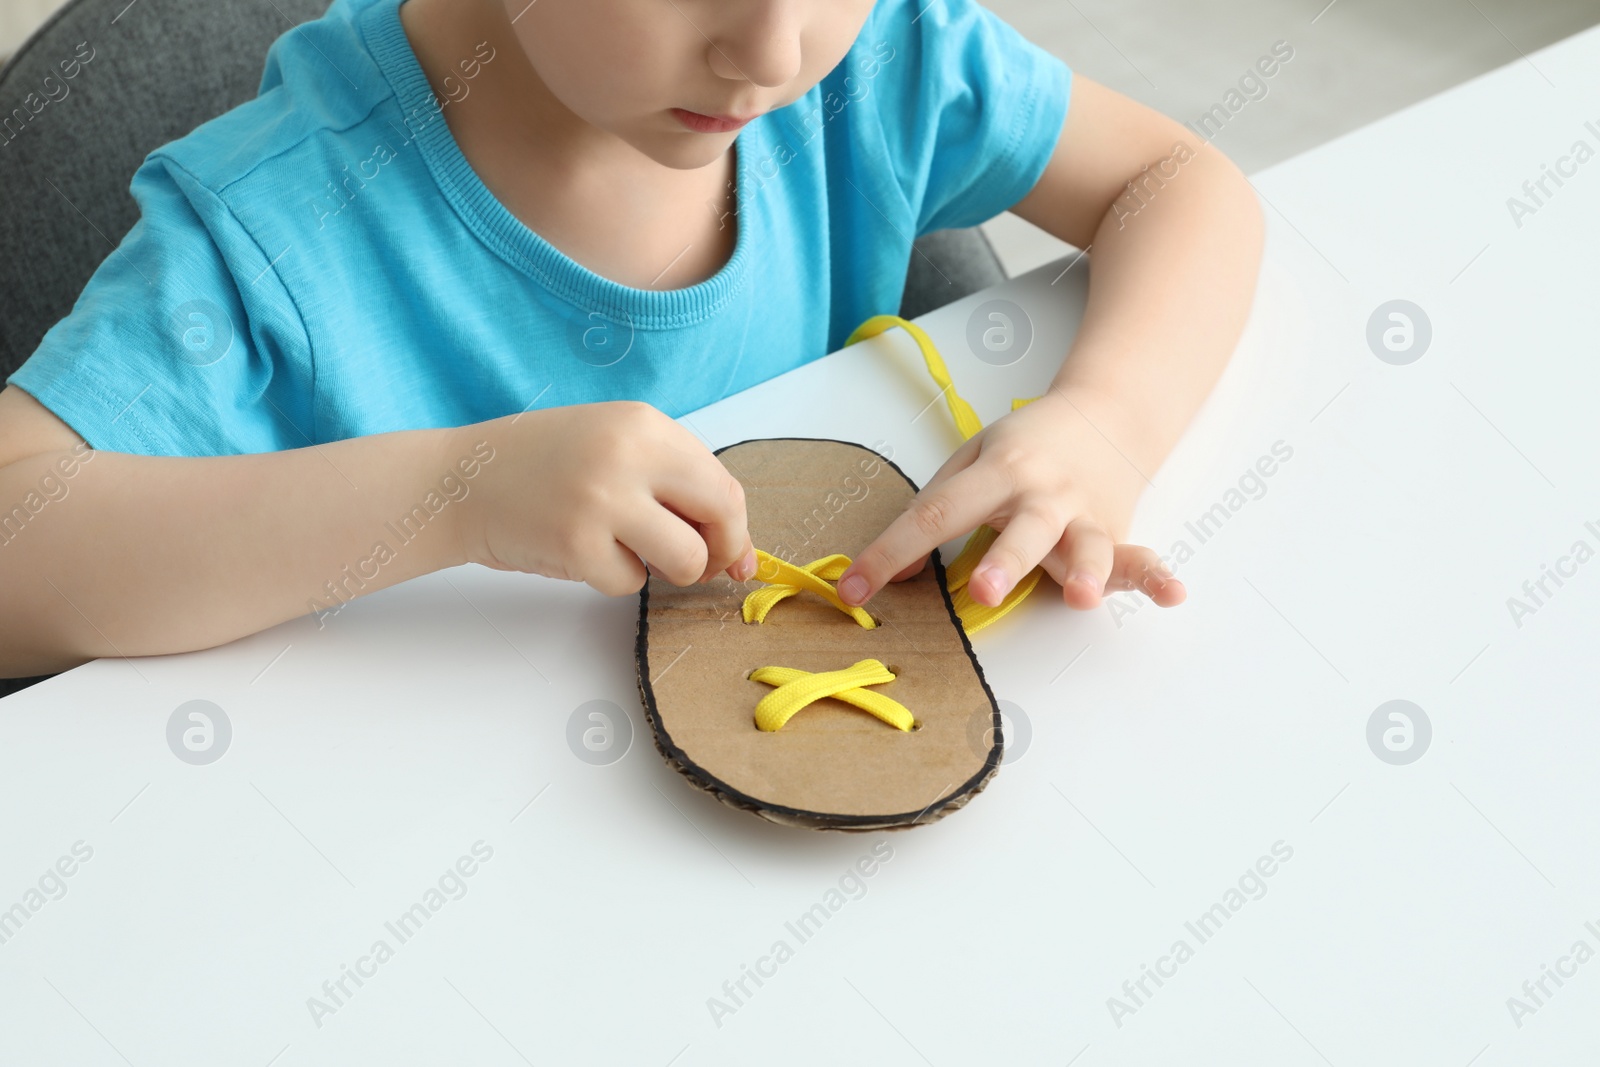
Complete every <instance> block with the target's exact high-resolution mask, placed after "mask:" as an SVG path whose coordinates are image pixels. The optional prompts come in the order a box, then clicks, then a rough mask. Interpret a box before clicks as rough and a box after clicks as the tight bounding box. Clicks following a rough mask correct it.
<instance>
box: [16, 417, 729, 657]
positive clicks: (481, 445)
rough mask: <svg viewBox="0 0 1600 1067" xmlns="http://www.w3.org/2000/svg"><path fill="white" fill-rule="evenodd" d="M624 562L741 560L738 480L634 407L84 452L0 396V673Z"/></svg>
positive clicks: (696, 568)
mask: <svg viewBox="0 0 1600 1067" xmlns="http://www.w3.org/2000/svg"><path fill="white" fill-rule="evenodd" d="M68 471H70V472H71V473H70V474H69V473H67V472H68ZM469 471H470V472H471V474H470V475H469V474H468V472H469ZM419 509H420V510H419ZM434 509H437V510H436V511H435V510H434ZM680 516H682V517H680ZM686 520H693V522H694V523H697V524H698V527H697V526H696V525H691V522H690V521H686ZM380 544H382V545H385V546H386V547H387V550H388V551H387V552H380V551H378V550H377V549H378V546H379V545H380ZM640 557H643V558H644V559H646V560H648V561H650V563H651V565H652V566H653V567H654V568H655V570H656V571H657V572H658V573H661V574H662V576H663V577H665V578H666V579H668V580H669V581H673V582H677V583H678V584H685V585H686V584H689V583H690V582H693V581H697V580H700V579H702V578H703V577H705V576H707V575H708V574H711V573H715V572H716V571H718V570H723V569H728V570H729V571H730V572H734V571H737V572H738V573H736V574H734V575H733V576H734V577H735V578H739V579H743V578H747V577H749V575H750V574H753V573H754V571H755V559H754V556H753V554H752V553H751V552H750V543H749V537H748V534H747V532H746V529H745V514H744V499H743V495H742V492H741V490H740V488H739V483H738V482H737V481H735V480H734V479H733V478H732V477H731V476H730V475H729V474H728V473H727V471H726V470H725V469H724V468H723V467H722V465H721V464H720V463H719V462H717V460H716V458H715V457H713V456H712V455H711V454H710V452H708V451H707V450H706V449H705V447H704V446H702V445H701V444H700V443H699V442H698V441H696V440H695V438H694V437H693V435H692V434H690V433H688V431H686V430H683V429H682V428H681V427H679V426H678V425H677V424H676V423H674V422H672V421H671V420H670V419H668V418H667V417H666V416H665V415H662V414H660V413H659V412H657V411H655V410H654V409H652V408H649V407H648V406H646V405H643V404H631V403H615V404H591V405H582V406H578V407H570V408H554V409H550V410H546V411H535V412H529V413H527V414H525V415H521V416H507V417H506V418H502V419H495V420H492V421H490V422H484V423H478V424H475V425H471V426H465V427H462V428H460V429H450V430H416V431H406V432H400V433H388V434H379V435H375V436H371V437H357V438H352V439H350V440H347V441H340V442H337V443H333V444H326V445H321V446H319V447H315V448H302V449H295V450H292V451H286V452H273V453H263V454H259V455H244V456H221V457H213V458H173V457H150V456H135V455H126V454H120V453H112V452H93V451H88V450H86V449H85V448H83V446H82V439H81V438H80V437H79V436H78V435H77V434H76V433H74V432H73V431H72V430H71V429H70V428H69V427H67V426H66V424H65V423H63V422H61V420H60V419H58V418H57V417H56V416H55V415H54V414H52V413H51V412H50V411H49V410H48V409H46V408H45V407H44V406H43V405H41V404H39V402H38V401H36V400H35V399H34V398H33V397H31V396H29V395H28V394H27V393H25V392H22V391H21V390H19V389H16V388H14V387H13V388H7V389H6V390H4V392H0V604H4V605H5V610H4V612H0V677H21V676H26V675H32V674H42V673H46V672H52V671H60V670H65V669H67V668H69V667H73V666H76V665H77V664H79V663H82V662H85V661H86V660H89V659H93V658H96V657H101V656H143V655H155V654H161V653H169V652H182V651H188V650H191V649H197V648H207V647H210V646H213V645H217V644H221V643H223V642H226V641H229V640H232V639H234V638H238V637H242V636H244V635H246V634H251V633H255V632H257V631H259V630H263V629H265V628H267V627H269V626H272V625H274V624H276V623H279V622H282V621H284V620H286V619H291V618H294V617H296V616H299V615H304V614H306V613H307V612H308V611H311V610H313V609H315V608H316V607H317V606H318V605H322V607H323V608H324V609H331V608H336V607H338V606H339V604H340V602H341V601H342V600H347V599H350V598H352V597H354V596H355V595H358V594H362V593H369V592H373V591H374V590H377V589H382V588H385V587H387V586H391V585H394V584H396V583H398V582H401V581H404V580H405V579H407V578H412V577H415V576H417V575H420V574H426V573H428V572H430V571H435V570H439V569H441V568H444V567H451V566H456V565H459V564H462V563H467V562H477V563H483V564H485V565H488V566H492V567H497V568H501V569H515V570H524V571H531V572H536V573H542V574H549V575H552V576H555V577H561V578H572V579H577V580H586V581H588V582H589V584H591V585H593V586H595V587H596V588H598V589H600V590H601V591H602V592H606V593H611V594H622V593H627V592H632V591H635V590H637V589H638V588H639V586H640V585H642V584H643V582H644V579H645V571H644V565H643V564H642V563H641V562H640ZM329 583H332V585H333V586H334V587H337V589H338V590H340V592H339V594H338V596H335V593H334V590H333V589H331V588H330V587H329Z"/></svg>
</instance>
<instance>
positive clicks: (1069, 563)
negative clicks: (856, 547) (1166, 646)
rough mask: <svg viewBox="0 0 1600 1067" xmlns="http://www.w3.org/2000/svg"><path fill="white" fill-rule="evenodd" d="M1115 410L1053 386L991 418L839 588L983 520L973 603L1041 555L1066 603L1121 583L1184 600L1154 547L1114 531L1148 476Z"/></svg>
mask: <svg viewBox="0 0 1600 1067" xmlns="http://www.w3.org/2000/svg"><path fill="white" fill-rule="evenodd" d="M1119 415H1120V412H1119V410H1118V409H1117V408H1116V406H1115V405H1114V404H1112V403H1110V402H1109V401H1108V400H1104V399H1100V398H1098V397H1096V396H1094V395H1091V394H1089V393H1087V392H1081V391H1074V390H1072V389H1070V388H1064V387H1061V386H1057V387H1055V388H1052V389H1051V390H1050V391H1049V392H1047V393H1046V394H1045V395H1044V396H1042V397H1040V398H1039V399H1038V400H1035V401H1034V402H1033V403H1031V404H1028V405H1027V406H1025V407H1022V408H1019V409H1017V410H1016V411H1013V412H1011V413H1010V414H1009V415H1006V416H1005V417H1004V418H1002V419H1000V420H998V421H997V422H995V423H994V424H993V425H991V426H989V427H988V428H987V429H985V430H984V431H983V432H981V433H979V434H978V435H977V436H975V437H973V438H972V439H971V440H970V441H967V442H966V443H965V444H964V445H962V446H961V447H960V448H959V449H957V450H956V453H955V454H954V455H953V456H951V457H950V459H949V460H948V461H946V463H945V464H944V466H943V467H941V468H939V471H938V473H937V474H935V475H934V476H933V477H932V478H931V479H929V481H928V484H927V485H926V486H924V487H923V489H922V491H921V492H920V493H918V494H917V496H916V499H914V500H913V501H912V502H911V504H910V505H909V506H908V507H907V509H906V510H905V512H904V513H903V514H901V516H900V517H899V518H897V519H896V520H895V521H894V522H893V523H891V524H890V525H889V528H888V529H886V530H885V531H884V532H883V533H882V534H880V535H879V536H878V538H877V540H875V541H874V542H873V543H872V544H871V545H869V546H867V548H866V549H864V550H863V551H862V552H861V554H860V555H858V556H857V557H856V559H855V562H854V563H853V564H851V566H850V569H849V570H848V571H846V572H845V574H844V575H843V576H842V577H841V578H840V580H839V584H838V589H839V595H840V597H841V598H842V599H843V600H844V601H845V602H846V603H847V604H852V605H855V604H861V603H864V602H865V601H866V600H868V599H869V598H870V597H871V596H872V595H874V594H875V593H877V592H878V590H880V589H882V588H883V586H884V585H885V584H887V583H888V582H889V581H891V580H894V581H899V580H902V579H905V578H909V577H911V576H913V575H915V574H917V573H918V572H920V571H921V570H922V568H923V567H924V566H925V565H926V564H927V560H928V554H929V553H930V552H931V551H932V550H933V549H934V548H937V547H938V546H939V545H941V544H944V543H945V542H946V541H950V540H953V539H955V538H957V537H960V536H962V535H963V534H967V533H970V532H972V531H973V530H975V529H977V528H978V527H979V526H982V525H989V526H993V527H994V528H995V529H996V530H998V531H999V532H1000V536H999V537H998V538H996V539H995V542H994V544H993V545H992V546H990V548H989V551H988V552H987V553H986V554H985V555H984V557H983V559H982V560H981V561H980V562H979V563H978V566H977V569H976V570H974V571H973V573H972V578H971V579H970V580H969V582H968V585H967V588H968V591H969V592H970V594H971V596H972V599H974V600H976V601H977V602H978V603H980V604H985V605H988V606H991V607H992V606H994V605H996V604H999V603H1000V601H1001V600H1003V599H1004V598H1005V596H1006V594H1007V593H1009V592H1010V591H1011V589H1012V587H1013V586H1015V585H1016V584H1017V582H1019V581H1020V580H1021V579H1022V578H1023V577H1024V576H1025V575H1026V574H1028V572H1029V571H1031V570H1033V568H1034V567H1035V566H1040V565H1042V566H1043V567H1044V569H1045V572H1046V573H1048V574H1049V575H1050V576H1051V577H1052V578H1054V579H1055V580H1056V581H1057V582H1058V583H1060V585H1061V588H1062V596H1063V598H1064V599H1065V601H1066V602H1067V604H1068V605H1070V606H1071V607H1074V608H1092V607H1095V606H1096V605H1098V604H1099V603H1100V598H1101V596H1102V595H1103V594H1104V593H1106V592H1113V591H1119V590H1139V591H1141V592H1143V593H1145V594H1147V595H1148V596H1149V597H1150V599H1151V600H1152V601H1154V602H1155V603H1156V604H1159V605H1161V606H1162V607H1172V606H1174V605H1177V604H1181V603H1182V602H1183V600H1184V597H1185V596H1186V595H1187V594H1186V591H1185V589H1184V587H1183V583H1182V582H1180V581H1178V579H1176V578H1174V577H1173V576H1172V572H1171V571H1170V570H1168V569H1167V567H1166V566H1165V565H1164V564H1163V563H1162V562H1161V560H1160V558H1159V557H1158V556H1157V555H1156V553H1155V552H1153V551H1152V550H1150V549H1149V548H1145V547H1143V546H1141V545H1129V544H1122V543H1120V542H1121V539H1122V537H1123V536H1124V535H1125V534H1126V531H1127V526H1128V523H1129V521H1130V520H1131V518H1132V516H1133V506H1134V503H1135V502H1136V501H1137V499H1138V496H1139V491H1140V490H1141V489H1143V488H1144V485H1145V478H1144V475H1143V474H1141V473H1140V472H1139V471H1138V469H1137V468H1135V466H1134V465H1133V462H1132V461H1131V460H1129V459H1128V458H1127V456H1126V455H1125V454H1124V452H1123V450H1122V449H1121V448H1119V447H1118V445H1117V443H1116V442H1117V441H1118V440H1122V441H1128V440H1131V434H1130V432H1129V430H1128V428H1127V427H1126V426H1125V425H1124V424H1122V422H1121V421H1120V419H1119Z"/></svg>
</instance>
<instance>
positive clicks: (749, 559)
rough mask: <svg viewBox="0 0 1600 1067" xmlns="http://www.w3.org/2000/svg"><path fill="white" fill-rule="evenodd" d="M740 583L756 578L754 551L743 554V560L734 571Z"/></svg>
mask: <svg viewBox="0 0 1600 1067" xmlns="http://www.w3.org/2000/svg"><path fill="white" fill-rule="evenodd" d="M736 573H737V574H738V575H739V580H740V581H741V582H748V581H749V580H750V579H752V578H754V577H755V576H756V550H755V549H753V548H752V549H751V550H750V551H748V552H746V553H745V554H744V559H741V560H740V561H739V566H738V569H737V571H736Z"/></svg>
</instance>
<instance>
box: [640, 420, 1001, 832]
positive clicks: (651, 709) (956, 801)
mask: <svg viewBox="0 0 1600 1067" xmlns="http://www.w3.org/2000/svg"><path fill="white" fill-rule="evenodd" d="M762 440H780V441H827V442H830V443H832V444H841V445H851V446H853V447H856V448H859V449H861V450H862V451H863V452H868V453H871V454H872V455H874V456H877V457H878V458H879V459H880V460H882V461H883V462H884V463H886V464H888V465H889V467H890V469H892V470H893V471H894V472H895V473H896V474H898V475H899V476H900V477H901V478H902V479H904V480H905V483H906V484H907V485H909V486H910V487H911V489H912V491H913V492H916V491H917V490H918V486H917V483H916V482H914V481H912V480H911V478H910V477H909V476H907V474H906V472H905V471H903V470H901V469H900V467H899V466H898V465H897V464H896V463H895V462H894V461H893V460H891V459H889V458H888V457H887V456H884V455H882V454H880V453H877V452H874V451H873V450H872V449H870V448H867V447H866V446H865V445H862V444H860V443H858V442H855V441H837V440H835V439H833V438H829V437H782V438H763V439H762ZM751 443H752V441H740V442H738V444H732V445H728V446H726V447H725V448H719V449H717V451H716V455H719V456H720V455H721V454H722V453H723V452H726V451H727V450H728V449H731V448H738V447H739V445H744V444H751ZM931 562H932V564H933V569H934V573H935V575H936V576H937V578H938V583H939V595H940V596H941V597H943V598H944V607H945V611H946V612H947V613H948V614H949V616H950V625H951V626H954V627H955V628H956V632H957V633H958V634H960V635H961V647H962V648H963V649H965V650H966V653H967V659H968V660H969V661H970V662H971V663H972V669H973V671H975V672H976V673H977V675H978V684H979V685H981V686H983V693H984V696H985V697H987V698H988V700H989V709H990V715H991V717H992V723H993V732H992V734H991V736H992V737H993V738H994V742H993V744H991V745H990V746H989V754H988V757H987V758H986V759H985V760H984V764H983V769H982V770H980V771H979V772H978V773H977V774H975V775H973V776H972V777H971V778H970V779H968V780H967V781H966V782H965V783H963V784H962V785H961V786H960V787H959V788H957V789H956V790H955V791H954V792H952V793H950V794H949V795H948V796H946V797H944V798H941V799H938V800H935V801H934V802H932V803H930V804H929V805H928V806H927V807H926V808H923V809H922V810H921V811H908V812H900V813H898V814H885V815H834V814H828V813H826V812H816V811H804V810H801V809H798V808H787V807H783V806H780V805H775V804H768V803H765V802H763V801H760V800H757V799H756V798H754V797H751V796H748V795H746V794H744V793H742V792H740V791H739V790H737V789H735V788H733V787H732V786H730V785H728V784H727V783H726V782H723V781H722V780H721V779H719V778H717V777H716V776H715V775H713V774H711V773H710V772H708V771H707V770H705V768H703V767H700V766H699V765H697V764H696V763H695V762H694V761H693V760H691V759H690V758H689V757H688V756H687V755H685V754H684V752H683V750H682V749H681V748H679V747H678V746H677V745H676V744H674V743H673V740H672V737H671V735H669V734H668V733H667V730H666V727H665V726H663V725H662V722H661V716H660V715H659V714H658V713H657V711H656V698H655V692H654V691H653V690H652V688H651V686H650V672H649V662H648V660H649V638H650V583H649V582H648V581H647V582H645V584H644V587H643V588H641V589H640V590H639V626H638V631H637V634H636V636H635V639H634V668H635V673H636V676H637V680H638V683H639V700H640V702H641V703H642V704H643V705H644V715H645V719H646V721H648V722H649V724H650V736H651V737H652V738H653V739H654V740H655V743H656V751H658V752H660V753H661V758H662V759H664V760H666V761H667V765H668V766H670V767H672V768H673V769H674V770H676V771H677V772H678V773H679V774H681V775H683V776H684V777H685V778H687V779H688V780H689V782H690V784H692V785H694V786H695V787H696V788H698V789H701V790H704V791H705V792H707V793H710V794H711V795H712V796H714V797H716V798H717V799H718V800H720V801H722V802H723V803H724V804H726V805H728V806H729V807H732V808H737V809H739V810H740V811H748V812H750V813H751V814H754V815H759V816H761V817H762V818H763V819H766V820H767V821H768V822H775V823H778V824H779V825H782V826H793V827H799V828H802V829H807V830H842V831H852V832H857V833H864V832H867V831H874V830H909V829H911V828H912V827H914V826H925V825H927V824H928V823H931V822H937V821H939V820H940V819H942V818H944V817H945V816H946V815H948V814H950V813H951V812H952V811H956V810H958V809H960V808H963V807H966V805H967V803H968V802H969V801H970V800H971V799H972V798H973V797H975V796H977V795H978V794H979V793H981V792H983V790H984V787H985V786H987V785H988V784H989V781H990V779H992V778H993V777H994V776H995V774H996V773H998V772H999V770H1000V761H1001V757H1002V756H1003V754H1004V751H1005V739H1004V737H1003V736H1002V733H1001V729H1002V727H1001V718H1000V705H999V704H998V703H997V702H996V701H995V698H994V691H993V690H991V689H990V688H989V679H988V678H986V677H985V676H984V673H983V664H981V663H979V662H978V656H977V653H975V652H974V651H973V650H972V641H971V640H970V639H969V638H968V637H967V631H966V628H965V627H964V626H962V625H961V620H960V618H959V617H957V615H956V606H955V603H954V601H952V600H951V598H950V588H949V585H948V584H947V583H946V580H945V572H944V563H943V561H941V560H940V558H939V550H938V549H937V548H936V549H934V550H933V556H932V561H931Z"/></svg>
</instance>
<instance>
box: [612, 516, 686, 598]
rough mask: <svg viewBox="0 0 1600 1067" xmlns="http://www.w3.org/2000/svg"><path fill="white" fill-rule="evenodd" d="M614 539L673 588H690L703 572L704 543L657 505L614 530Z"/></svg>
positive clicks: (631, 517)
mask: <svg viewBox="0 0 1600 1067" xmlns="http://www.w3.org/2000/svg"><path fill="white" fill-rule="evenodd" d="M617 540H619V541H621V542H622V543H623V544H624V545H626V546H627V547H628V548H630V549H632V550H633V552H634V553H636V554H637V555H638V556H639V558H641V559H643V560H644V561H645V563H647V564H649V565H650V567H651V568H652V569H653V570H654V572H655V573H656V574H658V575H660V576H661V577H662V578H664V579H665V580H667V581H669V582H671V583H672V584H673V585H679V586H683V585H693V584H694V583H695V582H698V581H699V580H700V578H701V576H702V575H704V574H705V571H706V543H705V541H703V540H701V538H700V534H698V533H697V532H696V531H695V529H694V527H692V526H690V525H689V524H688V523H686V522H684V521H683V520H682V519H680V518H679V517H678V516H676V515H674V514H672V512H670V511H668V510H667V509H666V508H663V507H660V506H646V507H643V508H640V509H638V511H637V512H636V513H635V514H633V515H630V516H629V517H628V519H627V521H626V522H625V523H624V524H623V525H621V526H619V528H618V529H617Z"/></svg>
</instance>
